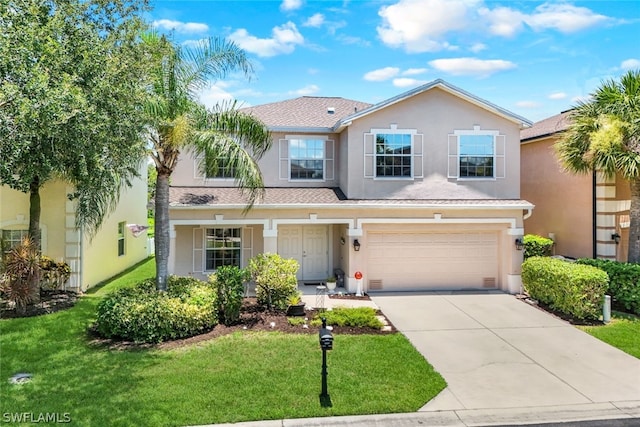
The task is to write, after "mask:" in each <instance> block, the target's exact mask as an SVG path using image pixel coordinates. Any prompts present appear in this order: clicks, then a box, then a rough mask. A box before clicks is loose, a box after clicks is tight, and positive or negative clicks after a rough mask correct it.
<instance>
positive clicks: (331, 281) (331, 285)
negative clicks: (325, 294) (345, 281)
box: [326, 276, 336, 294]
mask: <svg viewBox="0 0 640 427" xmlns="http://www.w3.org/2000/svg"><path fill="white" fill-rule="evenodd" d="M326 283H327V289H328V290H329V293H330V294H333V293H335V290H336V278H335V276H329V277H327V280H326Z"/></svg>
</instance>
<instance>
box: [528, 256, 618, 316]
mask: <svg viewBox="0 0 640 427" xmlns="http://www.w3.org/2000/svg"><path fill="white" fill-rule="evenodd" d="M608 283H609V277H608V276H607V273H605V272H604V271H602V270H600V269H598V268H596V267H592V266H589V265H580V264H576V263H572V262H566V261H562V260H559V259H555V258H550V257H531V258H529V259H527V260H526V261H525V262H524V263H522V284H523V285H524V289H525V290H526V291H527V293H528V294H529V295H530V296H531V297H532V298H534V299H537V300H538V301H540V302H542V303H544V304H548V305H549V306H550V307H551V308H553V309H555V310H559V311H561V312H562V313H565V314H570V315H572V316H574V317H576V318H578V319H594V320H595V319H598V318H599V317H600V314H601V313H602V303H603V300H604V294H605V291H606V290H607V285H608Z"/></svg>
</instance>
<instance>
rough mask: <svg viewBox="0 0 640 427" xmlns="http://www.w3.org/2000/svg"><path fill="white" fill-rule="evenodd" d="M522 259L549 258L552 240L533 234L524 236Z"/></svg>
mask: <svg viewBox="0 0 640 427" xmlns="http://www.w3.org/2000/svg"><path fill="white" fill-rule="evenodd" d="M523 242H524V259H527V258H531V257H533V256H551V249H552V248H553V240H551V239H547V238H546V237H542V236H538V235H535V234H527V235H525V236H524V239H523Z"/></svg>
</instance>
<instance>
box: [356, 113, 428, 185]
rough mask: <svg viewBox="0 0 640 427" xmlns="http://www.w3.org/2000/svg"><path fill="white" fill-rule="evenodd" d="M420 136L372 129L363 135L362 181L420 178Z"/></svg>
mask: <svg viewBox="0 0 640 427" xmlns="http://www.w3.org/2000/svg"><path fill="white" fill-rule="evenodd" d="M422 141H423V136H422V134H420V133H418V131H417V129H398V127H397V125H395V124H392V125H391V126H389V128H387V129H371V133H365V134H364V177H365V178H381V179H414V178H422V177H423V176H424V175H423V143H422Z"/></svg>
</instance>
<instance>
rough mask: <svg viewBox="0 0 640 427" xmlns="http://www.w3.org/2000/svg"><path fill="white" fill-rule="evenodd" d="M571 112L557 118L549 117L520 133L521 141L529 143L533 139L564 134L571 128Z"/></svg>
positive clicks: (564, 112) (565, 112)
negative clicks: (563, 132)
mask: <svg viewBox="0 0 640 427" xmlns="http://www.w3.org/2000/svg"><path fill="white" fill-rule="evenodd" d="M571 111H572V110H568V111H563V112H562V113H560V114H556V115H555V116H551V117H547V118H546V119H544V120H540V121H539V122H535V123H534V124H533V125H532V126H531V127H530V128H528V129H523V130H522V131H521V132H520V141H521V142H527V141H531V140H533V139H538V138H543V137H546V136H550V135H554V134H556V133H559V132H562V131H564V130H566V129H567V128H568V127H569V121H570V118H571Z"/></svg>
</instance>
